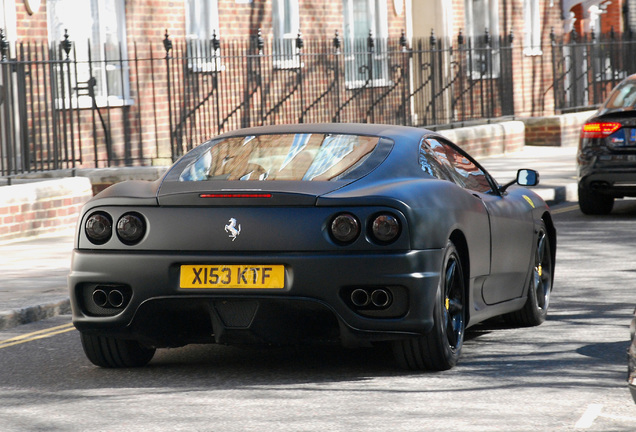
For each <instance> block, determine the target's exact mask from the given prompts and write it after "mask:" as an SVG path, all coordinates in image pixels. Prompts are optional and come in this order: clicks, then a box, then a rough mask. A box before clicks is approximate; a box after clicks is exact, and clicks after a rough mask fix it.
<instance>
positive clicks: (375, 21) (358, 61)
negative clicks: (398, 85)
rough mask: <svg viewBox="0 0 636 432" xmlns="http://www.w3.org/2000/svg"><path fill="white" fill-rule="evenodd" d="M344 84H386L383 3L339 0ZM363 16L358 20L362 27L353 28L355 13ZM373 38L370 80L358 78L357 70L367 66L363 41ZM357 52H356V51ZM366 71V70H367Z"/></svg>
mask: <svg viewBox="0 0 636 432" xmlns="http://www.w3.org/2000/svg"><path fill="white" fill-rule="evenodd" d="M342 7H343V13H344V17H343V21H344V29H343V30H344V31H343V36H344V54H345V85H346V87H347V88H350V89H354V88H361V87H364V86H365V85H367V86H370V87H384V86H388V85H390V77H389V68H388V58H387V55H386V51H387V41H388V37H389V23H388V10H387V1H386V0H343V1H342ZM361 8H362V9H363V13H364V14H366V16H365V17H364V19H362V20H360V19H358V23H364V24H363V25H362V26H360V25H358V26H356V14H358V13H360V9H361ZM369 33H370V34H371V36H372V37H373V39H374V42H375V47H374V52H373V59H372V63H373V80H372V81H371V82H367V80H364V79H359V78H358V77H357V75H359V70H360V68H365V67H367V64H368V59H367V56H368V54H367V51H368V48H367V38H368V37H369ZM356 51H358V52H356ZM367 69H368V67H367Z"/></svg>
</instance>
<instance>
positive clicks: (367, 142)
mask: <svg viewBox="0 0 636 432" xmlns="http://www.w3.org/2000/svg"><path fill="white" fill-rule="evenodd" d="M379 141H380V140H379V138H378V137H369V136H360V135H336V134H280V135H259V136H239V137H230V138H225V139H223V140H221V141H213V142H212V143H211V144H210V146H209V147H208V148H207V149H205V150H204V151H203V153H201V154H200V155H199V156H198V157H197V158H196V159H195V160H194V161H193V162H191V163H189V164H188V165H187V166H186V167H185V169H184V170H183V171H182V172H181V174H180V175H179V180H180V181H213V180H255V181H263V180H294V181H299V180H304V181H314V180H317V181H327V180H339V179H341V178H343V177H345V176H346V175H347V173H350V172H351V171H353V170H354V169H356V168H357V167H359V166H361V165H362V164H363V163H364V161H365V160H366V159H367V158H368V157H369V156H370V155H371V153H372V152H373V150H374V149H375V148H376V146H377V145H378V142H379Z"/></svg>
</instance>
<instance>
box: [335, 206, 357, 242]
mask: <svg viewBox="0 0 636 432" xmlns="http://www.w3.org/2000/svg"><path fill="white" fill-rule="evenodd" d="M330 228H331V235H332V237H333V238H334V239H335V240H336V241H338V242H340V243H350V242H352V241H354V240H355V239H356V238H358V235H360V223H359V222H358V219H356V217H355V216H353V215H352V214H349V213H342V214H339V215H338V216H336V217H335V218H333V221H332V222H331V227H330Z"/></svg>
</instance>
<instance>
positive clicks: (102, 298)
mask: <svg viewBox="0 0 636 432" xmlns="http://www.w3.org/2000/svg"><path fill="white" fill-rule="evenodd" d="M93 302H94V303H95V304H96V305H97V306H99V307H106V306H107V305H108V294H106V291H104V290H103V289H96V290H95V291H93Z"/></svg>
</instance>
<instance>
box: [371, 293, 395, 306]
mask: <svg viewBox="0 0 636 432" xmlns="http://www.w3.org/2000/svg"><path fill="white" fill-rule="evenodd" d="M371 303H373V306H375V307H378V308H384V307H387V306H388V305H390V304H391V294H389V292H388V291H386V290H383V289H377V290H374V291H373V292H372V293H371Z"/></svg>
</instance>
